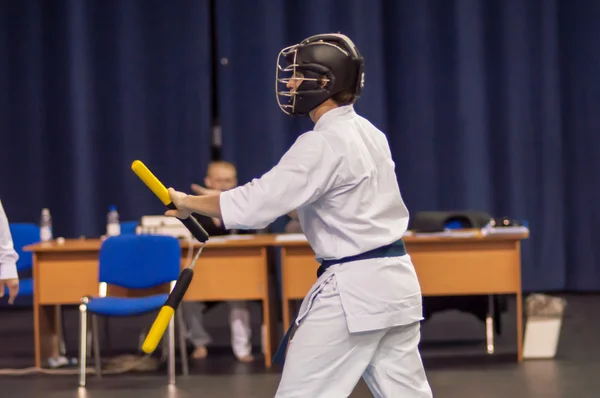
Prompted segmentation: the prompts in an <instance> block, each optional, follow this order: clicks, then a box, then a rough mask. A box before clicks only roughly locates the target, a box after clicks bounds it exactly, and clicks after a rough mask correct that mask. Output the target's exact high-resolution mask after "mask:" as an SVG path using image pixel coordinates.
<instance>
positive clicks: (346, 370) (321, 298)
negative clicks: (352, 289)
mask: <svg viewBox="0 0 600 398" xmlns="http://www.w3.org/2000/svg"><path fill="white" fill-rule="evenodd" d="M326 283H327V284H326V286H324V287H323V289H322V290H321V292H320V293H319V294H318V296H317V297H316V298H315V299H314V301H313V303H312V307H311V308H310V311H309V312H308V314H307V315H306V316H305V318H304V319H303V320H302V322H301V323H300V325H299V326H298V328H297V329H296V331H295V333H294V335H293V336H292V338H291V340H290V343H289V347H288V352H287V357H286V361H285V365H284V368H283V374H282V377H281V381H280V384H279V388H278V390H277V393H276V395H275V397H276V398H292V397H298V398H300V397H302V398H346V397H348V396H349V395H350V394H351V393H352V391H353V390H354V387H355V386H356V384H357V383H358V381H359V380H360V378H361V377H362V378H364V380H365V382H366V383H367V385H368V386H369V389H370V390H371V392H372V393H373V395H374V396H375V397H376V398H431V397H432V396H433V395H432V392H431V389H430V387H429V383H428V381H427V377H426V375H425V370H424V369H423V364H422V362H421V355H420V353H419V349H418V344H419V340H420V323H418V322H416V323H412V324H410V325H406V326H396V327H393V328H388V329H383V330H375V331H372V332H362V333H350V332H349V331H348V326H347V323H346V316H345V314H344V310H343V308H342V303H341V300H340V296H339V293H338V290H337V284H336V279H335V276H334V277H333V278H331V279H330V280H329V281H328V282H326Z"/></svg>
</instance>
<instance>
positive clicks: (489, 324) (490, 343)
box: [485, 294, 494, 354]
mask: <svg viewBox="0 0 600 398" xmlns="http://www.w3.org/2000/svg"><path fill="white" fill-rule="evenodd" d="M485 337H486V342H487V353H488V354H493V353H494V296H493V295H491V294H490V295H488V313H487V317H486V318H485Z"/></svg>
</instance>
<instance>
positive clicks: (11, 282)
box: [0, 279, 19, 304]
mask: <svg viewBox="0 0 600 398" xmlns="http://www.w3.org/2000/svg"><path fill="white" fill-rule="evenodd" d="M6 288H8V303H9V304H14V302H15V298H17V295H18V294H19V280H18V279H4V280H0V297H4V290H6Z"/></svg>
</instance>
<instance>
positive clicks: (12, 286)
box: [0, 201, 19, 304]
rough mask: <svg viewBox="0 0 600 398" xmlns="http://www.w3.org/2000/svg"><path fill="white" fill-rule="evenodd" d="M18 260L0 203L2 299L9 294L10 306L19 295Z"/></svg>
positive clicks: (0, 289)
mask: <svg viewBox="0 0 600 398" xmlns="http://www.w3.org/2000/svg"><path fill="white" fill-rule="evenodd" d="M18 259H19V255H18V254H17V252H16V251H15V247H14V245H13V240H12V235H11V234H10V227H9V224H8V218H7V217H6V213H5V212H4V207H3V206H2V201H0V297H4V294H5V293H6V292H8V302H9V304H14V302H15V298H16V297H17V294H18V293H19V274H18V273H17V260H18Z"/></svg>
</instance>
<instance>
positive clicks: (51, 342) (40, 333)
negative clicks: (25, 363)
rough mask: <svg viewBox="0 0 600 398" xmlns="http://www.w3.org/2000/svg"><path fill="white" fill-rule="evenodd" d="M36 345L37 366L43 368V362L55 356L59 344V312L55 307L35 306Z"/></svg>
mask: <svg viewBox="0 0 600 398" xmlns="http://www.w3.org/2000/svg"><path fill="white" fill-rule="evenodd" d="M33 316H34V318H33V325H34V344H35V366H36V367H37V368H41V367H42V361H46V360H47V359H48V358H49V357H51V356H52V355H53V354H54V351H55V348H58V346H57V345H56V344H57V343H58V334H57V330H56V319H57V317H58V316H57V311H56V307H55V306H53V305H39V304H35V305H34V308H33Z"/></svg>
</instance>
